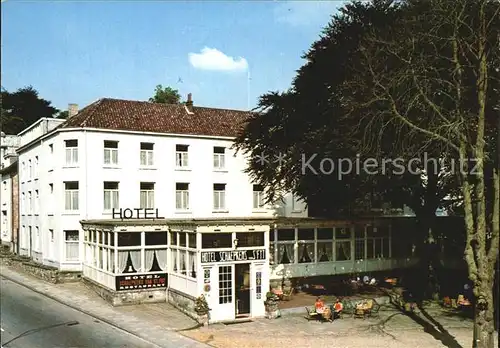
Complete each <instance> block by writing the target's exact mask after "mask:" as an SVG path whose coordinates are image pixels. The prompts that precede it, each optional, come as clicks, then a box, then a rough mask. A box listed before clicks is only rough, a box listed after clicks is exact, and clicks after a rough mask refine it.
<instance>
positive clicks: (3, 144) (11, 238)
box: [0, 132, 19, 252]
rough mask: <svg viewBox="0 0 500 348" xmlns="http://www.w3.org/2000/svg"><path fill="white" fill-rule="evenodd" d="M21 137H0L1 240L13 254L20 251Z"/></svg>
mask: <svg viewBox="0 0 500 348" xmlns="http://www.w3.org/2000/svg"><path fill="white" fill-rule="evenodd" d="M18 146H19V137H17V136H16V135H6V134H5V133H4V132H2V133H1V136H0V176H1V180H0V182H1V187H0V211H1V217H0V219H1V222H0V224H1V225H0V240H1V244H2V245H7V246H9V248H10V250H11V251H13V252H17V251H18V242H17V241H18V231H19V183H18V167H17V153H16V148H17V147H18Z"/></svg>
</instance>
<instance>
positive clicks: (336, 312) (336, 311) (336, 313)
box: [333, 298, 344, 319]
mask: <svg viewBox="0 0 500 348" xmlns="http://www.w3.org/2000/svg"><path fill="white" fill-rule="evenodd" d="M343 309H344V305H343V304H342V302H340V299H338V298H337V299H336V300H335V304H334V305H333V319H337V318H340V314H341V313H342V310H343Z"/></svg>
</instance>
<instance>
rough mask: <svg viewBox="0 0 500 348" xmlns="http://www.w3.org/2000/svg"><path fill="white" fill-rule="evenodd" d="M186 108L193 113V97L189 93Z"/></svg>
mask: <svg viewBox="0 0 500 348" xmlns="http://www.w3.org/2000/svg"><path fill="white" fill-rule="evenodd" d="M186 107H187V109H188V110H189V111H191V112H192V111H193V95H192V94H191V93H188V98H187V100H186Z"/></svg>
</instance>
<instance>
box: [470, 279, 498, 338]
mask: <svg viewBox="0 0 500 348" xmlns="http://www.w3.org/2000/svg"><path fill="white" fill-rule="evenodd" d="M489 271H490V272H489V274H491V275H493V274H494V272H495V270H494V269H491V270H489ZM493 280H494V277H493V276H490V277H488V279H485V280H484V281H483V282H482V283H481V285H478V286H475V287H474V295H475V296H476V301H475V306H474V307H475V308H474V311H475V313H474V335H473V336H474V342H473V343H472V347H473V348H493V347H494V346H495V341H494V339H495V320H494V309H495V308H494V306H495V304H494V302H493Z"/></svg>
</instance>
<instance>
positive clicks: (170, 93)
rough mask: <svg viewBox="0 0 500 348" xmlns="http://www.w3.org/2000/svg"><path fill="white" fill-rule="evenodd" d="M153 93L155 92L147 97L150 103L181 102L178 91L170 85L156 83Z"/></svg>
mask: <svg viewBox="0 0 500 348" xmlns="http://www.w3.org/2000/svg"><path fill="white" fill-rule="evenodd" d="M154 93H155V94H154V95H153V96H152V97H151V98H149V101H150V102H152V103H163V104H180V102H181V95H180V94H179V91H178V90H176V89H173V88H172V87H168V86H167V87H163V86H162V85H157V86H156V88H155V92H154Z"/></svg>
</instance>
